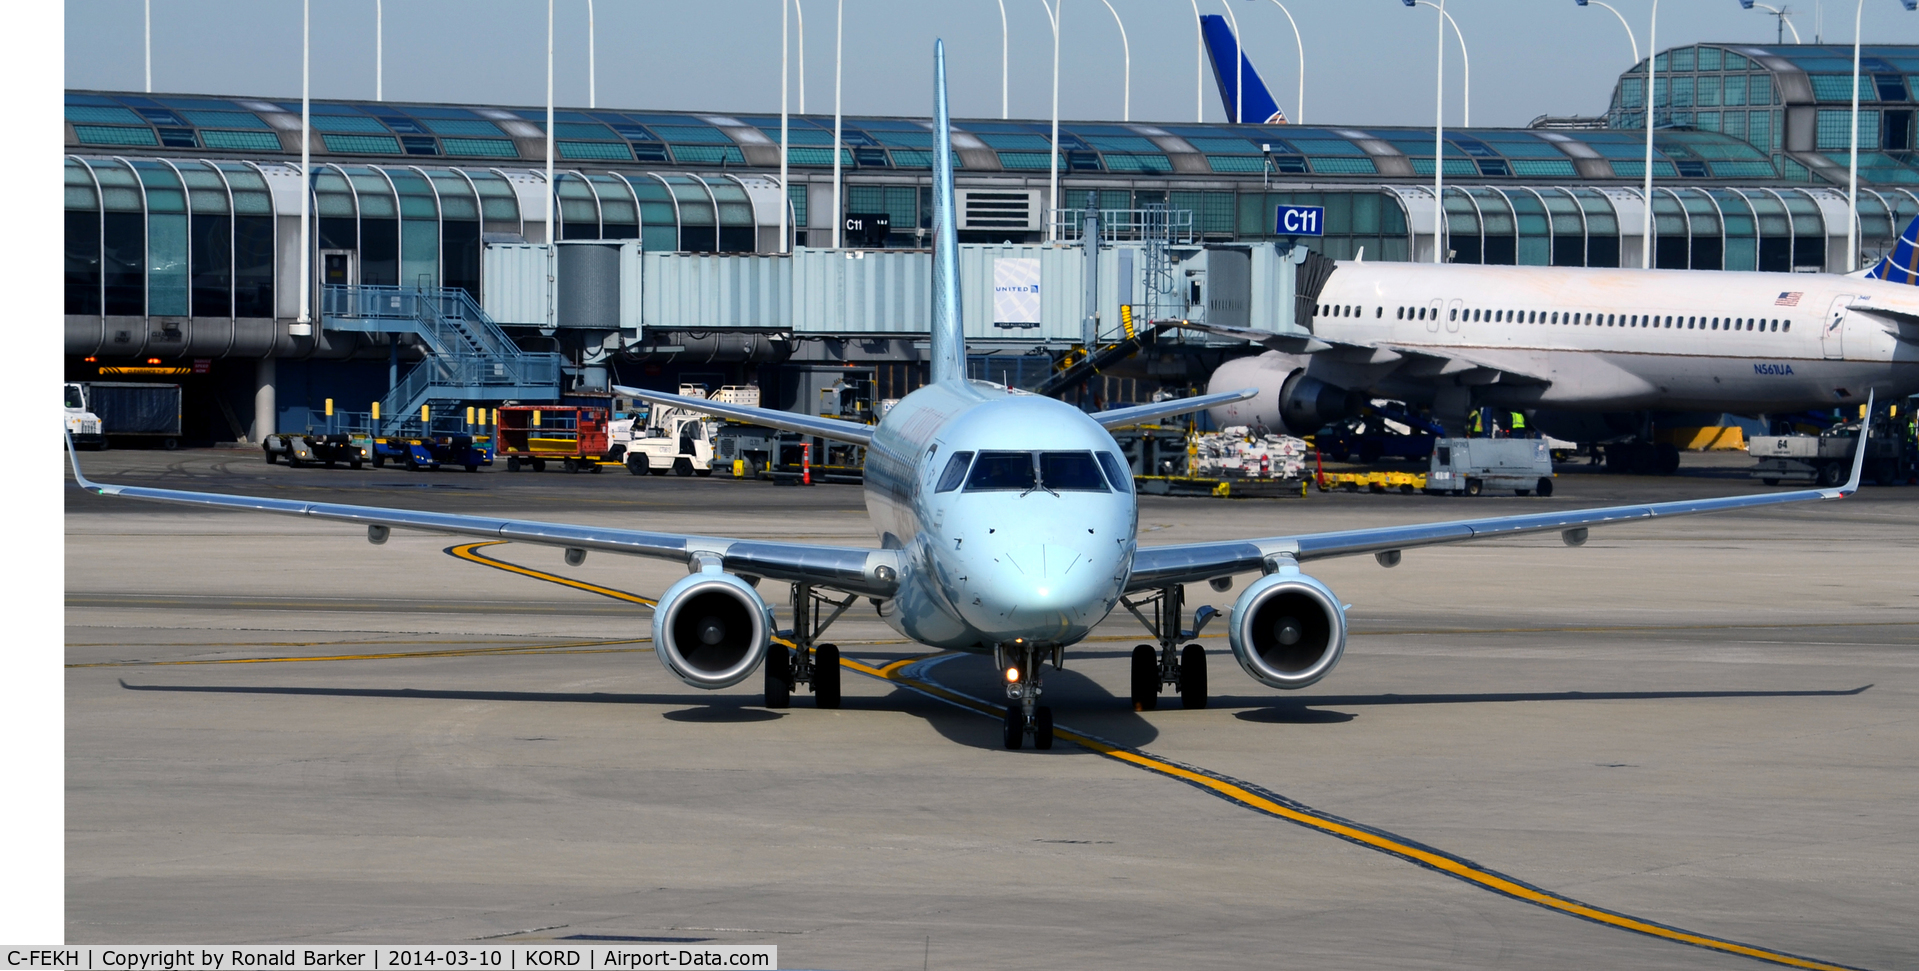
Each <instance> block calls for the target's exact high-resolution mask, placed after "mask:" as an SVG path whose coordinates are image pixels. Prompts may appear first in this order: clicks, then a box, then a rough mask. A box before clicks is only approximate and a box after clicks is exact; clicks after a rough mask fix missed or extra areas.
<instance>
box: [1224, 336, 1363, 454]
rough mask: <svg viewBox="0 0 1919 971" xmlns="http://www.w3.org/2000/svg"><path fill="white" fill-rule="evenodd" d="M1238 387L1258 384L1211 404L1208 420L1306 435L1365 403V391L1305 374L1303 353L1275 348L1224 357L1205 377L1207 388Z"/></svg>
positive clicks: (1233, 389) (1227, 424) (1355, 411)
mask: <svg viewBox="0 0 1919 971" xmlns="http://www.w3.org/2000/svg"><path fill="white" fill-rule="evenodd" d="M1240 388H1257V389H1259V393H1258V394H1257V395H1254V396H1253V397H1251V398H1248V399H1247V400H1245V401H1233V402H1228V403H1226V404H1223V405H1220V406H1218V407H1216V408H1213V409H1211V414H1212V417H1213V422H1214V423H1215V424H1217V425H1219V426H1220V427H1222V428H1224V427H1227V426H1230V425H1247V426H1265V427H1266V428H1268V429H1270V430H1272V431H1276V432H1285V433H1287V434H1289V435H1311V434H1312V433H1314V432H1316V431H1319V430H1320V429H1321V428H1322V427H1325V426H1326V425H1327V424H1329V423H1331V422H1335V421H1339V420H1341V419H1344V418H1351V417H1353V416H1354V415H1357V414H1359V410H1360V408H1362V407H1364V406H1365V404H1366V395H1365V394H1364V393H1362V392H1358V391H1349V390H1347V389H1345V388H1341V387H1338V386H1336V385H1332V384H1328V383H1326V382H1324V381H1321V380H1320V379H1318V378H1315V377H1309V376H1307V374H1306V368H1305V358H1304V357H1303V356H1300V355H1294V354H1282V353H1280V352H1279V351H1267V352H1266V353H1264V354H1260V355H1258V356H1255V357H1242V358H1236V359H1234V360H1231V361H1227V362H1226V363H1224V364H1221V365H1220V366H1219V367H1218V369H1216V370H1214V371H1213V376H1212V378H1210V379H1209V380H1208V381H1207V382H1206V390H1207V392H1208V393H1209V394H1210V393H1214V392H1222V391H1235V390H1238V389H1240Z"/></svg>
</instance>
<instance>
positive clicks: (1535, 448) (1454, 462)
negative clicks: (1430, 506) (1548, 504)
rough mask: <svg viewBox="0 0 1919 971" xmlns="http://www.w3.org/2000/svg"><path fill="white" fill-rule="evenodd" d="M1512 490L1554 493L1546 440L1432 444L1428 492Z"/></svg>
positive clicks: (1443, 441) (1458, 440)
mask: <svg viewBox="0 0 1919 971" xmlns="http://www.w3.org/2000/svg"><path fill="white" fill-rule="evenodd" d="M1486 489H1511V490H1512V491H1513V492H1514V493H1515V494H1517V495H1522V496H1527V495H1532V494H1533V493H1535V492H1537V493H1539V494H1540V495H1542V496H1550V495H1552V494H1553V458H1552V453H1551V452H1550V451H1548V448H1547V444H1546V440H1545V439H1543V438H1442V439H1439V440H1437V441H1435V442H1434V443H1433V461H1432V465H1431V466H1430V467H1429V469H1428V471H1427V473H1426V491H1427V492H1429V493H1448V492H1450V493H1455V494H1464V495H1468V496H1476V495H1479V494H1480V493H1481V492H1482V491H1484V490H1486Z"/></svg>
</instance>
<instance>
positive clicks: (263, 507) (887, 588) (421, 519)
mask: <svg viewBox="0 0 1919 971" xmlns="http://www.w3.org/2000/svg"><path fill="white" fill-rule="evenodd" d="M67 454H68V456H69V457H70V458H71V459H72V461H73V477H74V479H75V480H76V481H77V482H78V483H79V484H80V487H81V488H82V489H85V490H87V491H88V492H93V493H97V494H99V495H103V496H118V497H121V498H126V499H150V500H156V501H160V502H177V503H183V504H185V505H190V506H201V507H209V508H215V509H243V510H247V511H249V512H270V513H280V514H282V515H287V516H306V517H308V518H311V519H325V520H331V521H333V522H342V523H352V524H354V525H358V526H365V527H366V528H367V538H368V539H369V540H371V541H373V542H376V543H381V542H385V541H386V531H387V530H392V529H417V530H421V531H423V532H429V533H450V534H453V535H456V536H476V537H480V538H483V539H498V540H508V541H511V542H515V543H533V544H537V545H541V546H561V547H567V548H571V549H582V550H599V551H602V552H607V553H625V554H628V555H631V556H645V557H650V558H653V559H660V560H671V561H674V562H676V563H684V564H687V565H688V566H693V565H694V564H696V563H698V562H700V561H702V560H710V559H717V560H718V561H719V564H720V566H721V567H722V568H723V569H725V570H726V571H727V572H729V573H739V574H744V575H746V576H756V577H768V578H771V579H774V580H789V581H790V580H797V581H803V582H806V583H813V584H818V585H820V586H823V587H830V588H832V589H836V590H844V591H847V592H850V593H858V594H860V595H862V596H870V597H891V596H892V595H893V594H894V592H895V589H896V587H897V578H898V577H899V568H900V563H899V554H898V552H897V551H894V550H881V549H862V548H859V547H850V546H814V545H810V544H804V543H780V542H771V541H767V540H751V539H728V538H726V537H721V536H689V535H683V534H679V533H654V532H646V531H643V530H636V529H614V528H611V527H606V526H572V525H567V524H565V523H547V522H538V521H535V520H526V519H500V518H496V517H492V516H467V515H459V514H455V513H438V512H424V511H419V510H413V509H386V508H381V507H379V506H353V505H346V504H344V503H331V502H304V501H301V500H297V499H269V498H263V497H258V496H234V495H226V494H223V493H215V492H189V491H186V490H182V489H154V488H149V487H146V486H123V485H108V484H105V483H100V482H95V481H93V480H92V479H89V478H87V477H86V474H85V473H83V472H81V471H80V456H79V455H78V454H77V453H75V452H74V451H73V440H72V439H71V438H69V439H68V440H67Z"/></svg>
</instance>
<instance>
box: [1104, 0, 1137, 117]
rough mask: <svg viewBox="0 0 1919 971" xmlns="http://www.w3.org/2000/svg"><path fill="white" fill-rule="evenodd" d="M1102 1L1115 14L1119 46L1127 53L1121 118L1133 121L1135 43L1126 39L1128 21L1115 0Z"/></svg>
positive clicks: (1114, 20) (1109, 11)
mask: <svg viewBox="0 0 1919 971" xmlns="http://www.w3.org/2000/svg"><path fill="white" fill-rule="evenodd" d="M1100 2H1101V3H1104V4H1105V5H1106V10H1107V12H1108V13H1111V14H1112V15H1113V23H1116V24H1118V25H1119V47H1120V50H1121V51H1122V52H1123V53H1124V54H1125V61H1126V95H1125V99H1124V100H1123V101H1122V102H1121V105H1122V107H1121V109H1120V120H1121V121H1132V120H1133V45H1132V43H1131V42H1130V41H1128V40H1127V39H1126V22H1125V21H1123V20H1121V19H1119V11H1117V10H1114V9H1113V0H1100Z"/></svg>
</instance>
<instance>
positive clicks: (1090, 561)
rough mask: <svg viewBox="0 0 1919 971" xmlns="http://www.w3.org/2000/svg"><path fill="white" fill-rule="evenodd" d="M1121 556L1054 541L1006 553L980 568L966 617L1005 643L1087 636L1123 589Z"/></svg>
mask: <svg viewBox="0 0 1919 971" xmlns="http://www.w3.org/2000/svg"><path fill="white" fill-rule="evenodd" d="M1118 566H1119V563H1118V556H1117V554H1113V555H1105V556H1101V555H1099V554H1098V553H1096V552H1094V551H1093V550H1087V549H1077V548H1074V547H1069V546H1061V545H1057V544H1053V543H1034V544H1031V545H1027V546H1021V547H1017V548H1014V549H1012V550H1008V551H1006V552H1004V553H1000V554H998V555H996V556H994V557H993V558H992V563H991V566H990V568H989V569H975V570H973V571H972V572H973V574H974V575H973V576H972V577H971V578H970V582H969V584H968V586H969V593H970V594H971V596H970V597H967V598H965V599H964V600H963V601H962V602H961V604H960V610H961V613H963V614H964V615H965V616H966V619H967V621H968V622H969V623H970V624H972V625H973V627H975V628H976V629H978V630H981V631H984V632H989V633H991V634H992V635H994V636H995V637H996V638H997V639H1000V640H1012V639H1013V638H1017V637H1023V638H1026V639H1028V640H1054V639H1059V638H1062V637H1066V636H1070V635H1075V634H1077V633H1083V632H1084V630H1085V629H1086V628H1088V627H1090V626H1092V625H1093V624H1095V623H1098V622H1099V620H1100V619H1101V618H1103V617H1105V616H1106V613H1107V611H1108V610H1110V609H1111V607H1112V598H1113V597H1114V596H1115V594H1116V593H1117V591H1118V581H1117V580H1116V579H1115V575H1116V574H1117V573H1118V572H1119V570H1118Z"/></svg>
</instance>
